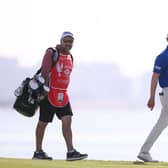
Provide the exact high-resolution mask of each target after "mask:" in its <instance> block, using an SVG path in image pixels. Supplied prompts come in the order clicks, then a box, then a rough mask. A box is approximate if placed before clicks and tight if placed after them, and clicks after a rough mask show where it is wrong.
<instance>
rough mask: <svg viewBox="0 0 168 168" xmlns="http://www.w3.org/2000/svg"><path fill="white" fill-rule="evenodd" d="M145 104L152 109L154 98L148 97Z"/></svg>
mask: <svg viewBox="0 0 168 168" xmlns="http://www.w3.org/2000/svg"><path fill="white" fill-rule="evenodd" d="M147 106H148V108H150V110H153V108H154V106H155V100H154V98H152V97H150V99H149V100H148V104H147Z"/></svg>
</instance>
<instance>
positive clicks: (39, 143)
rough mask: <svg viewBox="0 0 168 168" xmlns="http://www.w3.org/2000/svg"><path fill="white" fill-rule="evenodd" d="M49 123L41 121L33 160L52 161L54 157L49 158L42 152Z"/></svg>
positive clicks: (37, 128) (38, 125)
mask: <svg viewBox="0 0 168 168" xmlns="http://www.w3.org/2000/svg"><path fill="white" fill-rule="evenodd" d="M47 124H48V123H47V122H42V121H39V122H38V124H37V127H36V151H35V152H34V155H33V159H46V160H52V157H49V156H48V155H47V154H46V153H45V152H44V151H43V150H42V143H43V137H44V133H45V129H46V126H47Z"/></svg>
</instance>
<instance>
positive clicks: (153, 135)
mask: <svg viewBox="0 0 168 168" xmlns="http://www.w3.org/2000/svg"><path fill="white" fill-rule="evenodd" d="M162 92H163V95H160V101H161V104H162V110H161V114H160V117H159V119H158V121H157V123H156V124H155V126H154V127H153V129H152V130H151V132H150V134H149V135H148V137H147V139H146V141H145V143H144V144H143V146H142V148H141V150H140V152H145V153H146V152H149V151H150V149H151V148H152V146H153V144H154V142H155V141H156V140H157V138H158V137H159V136H160V134H161V133H162V131H163V130H164V128H166V127H167V125H168V87H166V88H163V89H162Z"/></svg>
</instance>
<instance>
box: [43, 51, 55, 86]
mask: <svg viewBox="0 0 168 168" xmlns="http://www.w3.org/2000/svg"><path fill="white" fill-rule="evenodd" d="M52 55H53V51H52V49H48V50H47V51H46V53H45V55H44V57H43V61H42V66H41V75H42V76H43V78H44V79H45V84H46V85H47V86H49V77H50V71H51V68H52Z"/></svg>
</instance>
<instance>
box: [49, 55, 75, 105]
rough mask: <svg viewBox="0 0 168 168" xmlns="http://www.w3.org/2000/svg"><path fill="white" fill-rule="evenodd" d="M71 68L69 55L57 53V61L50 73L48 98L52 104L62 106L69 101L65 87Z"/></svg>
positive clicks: (71, 63) (66, 86)
mask: <svg viewBox="0 0 168 168" xmlns="http://www.w3.org/2000/svg"><path fill="white" fill-rule="evenodd" d="M72 68H73V62H72V57H71V55H64V54H62V53H60V54H59V57H58V60H57V63H56V64H55V65H54V67H53V68H52V70H51V74H50V91H49V93H48V99H49V101H50V103H51V104H52V105H53V106H56V107H64V106H65V105H66V104H67V103H68V102H69V97H68V94H67V88H68V85H69V82H70V74H71V71H72Z"/></svg>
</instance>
